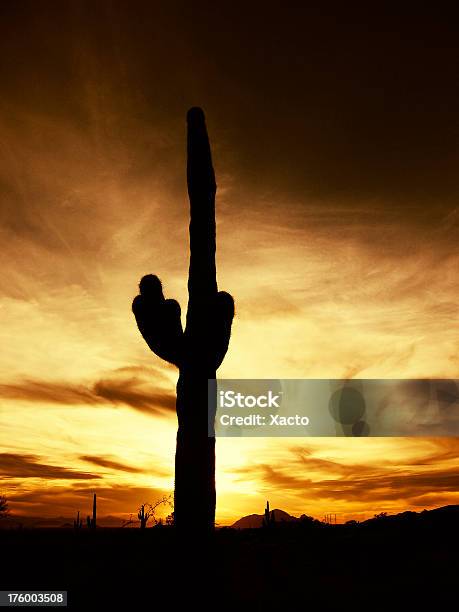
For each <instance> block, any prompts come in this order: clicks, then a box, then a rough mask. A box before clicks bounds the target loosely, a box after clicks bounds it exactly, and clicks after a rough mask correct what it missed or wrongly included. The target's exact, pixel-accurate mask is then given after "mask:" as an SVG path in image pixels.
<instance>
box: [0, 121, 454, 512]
mask: <svg viewBox="0 0 459 612" xmlns="http://www.w3.org/2000/svg"><path fill="white" fill-rule="evenodd" d="M18 125H19V127H16V131H13V128H8V127H7V126H4V127H2V136H3V138H2V139H3V141H4V142H5V143H6V145H5V150H4V163H3V172H4V173H6V175H7V176H8V177H9V183H10V187H11V189H12V190H13V195H11V194H10V195H8V198H9V199H8V202H9V203H10V208H9V209H8V210H9V213H10V214H9V215H7V217H6V221H7V222H5V223H4V224H3V225H2V226H1V228H0V236H1V239H2V279H3V287H2V293H1V297H0V315H1V319H2V353H1V356H0V396H1V404H0V432H1V438H0V444H1V447H0V452H1V463H0V475H1V482H0V490H1V491H2V492H3V493H5V494H6V495H7V496H8V498H9V499H10V507H11V511H12V513H13V514H28V515H31V516H58V515H59V516H73V515H74V513H75V511H76V510H78V509H80V510H82V511H83V513H84V508H86V507H89V505H90V502H89V501H88V499H89V500H90V496H91V493H92V492H93V491H97V493H98V496H99V515H117V516H123V517H125V516H128V515H129V514H130V513H134V512H135V511H136V509H137V508H138V506H139V505H140V504H141V503H144V502H147V501H154V500H155V499H157V498H159V497H160V496H161V495H162V494H163V493H169V492H171V491H172V489H173V464H174V450H175V426H176V424H175V414H174V412H173V401H174V397H173V396H174V392H175V382H176V372H175V370H174V369H173V368H167V367H165V366H164V364H162V363H161V362H160V361H159V360H158V359H157V358H156V357H155V356H154V355H153V354H151V353H149V351H148V349H147V347H146V346H145V344H144V342H143V340H142V338H141V337H140V334H139V332H138V331H137V329H136V325H135V321H134V317H133V316H132V314H131V310H130V305H131V300H132V297H133V296H134V295H135V293H136V284H137V282H138V280H139V279H140V277H141V276H142V275H143V274H145V273H148V272H153V273H156V274H158V275H159V276H160V278H161V279H162V280H163V283H164V287H165V292H166V293H167V295H168V296H171V297H175V298H177V299H179V300H180V302H181V305H182V311H184V310H185V305H186V278H187V262H188V237H187V222H188V219H187V215H188V204H187V199H186V192H185V185H184V154H183V152H182V150H181V148H180V149H177V151H180V152H177V151H176V152H175V158H174V159H176V160H178V161H176V163H171V164H170V165H169V166H168V165H167V164H164V165H161V162H160V161H157V160H160V159H161V154H160V153H161V150H162V148H165V149H166V150H167V151H169V149H168V147H169V148H170V147H172V148H173V147H174V146H175V144H177V143H178V144H177V147H181V145H182V141H181V140H180V139H181V138H183V134H180V139H178V140H177V143H172V144H171V143H170V142H169V141H168V140H167V134H164V133H162V132H158V131H157V132H155V131H154V130H153V128H151V129H150V131H148V130H147V129H146V131H145V135H144V138H145V142H151V143H154V145H155V146H156V147H157V155H156V161H155V162H153V161H151V163H150V165H149V167H148V168H145V162H142V163H141V162H140V161H139V159H140V158H141V156H140V154H138V155H137V154H136V153H135V152H134V153H132V154H131V153H129V146H128V145H126V144H124V145H123V146H121V145H118V144H117V143H113V142H109V143H105V144H104V145H102V144H101V143H100V140H99V139H98V135H97V134H94V133H91V134H88V135H86V136H84V135H82V134H81V133H78V132H74V131H72V128H71V126H68V125H64V126H59V125H57V124H56V125H55V124H54V123H53V122H50V121H48V120H47V119H46V118H45V117H37V116H29V115H27V114H25V115H24V116H21V121H20V122H18ZM211 126H212V123H211ZM45 135H46V136H47V138H44V136H45ZM51 136H52V138H51ZM99 136H100V135H99ZM158 151H159V153H158ZM214 151H216V152H217V153H216V154H215V157H216V167H217V172H218V176H219V181H218V182H219V192H218V245H219V246H218V270H219V285H220V287H221V288H222V289H224V290H227V291H229V292H231V293H232V294H233V295H234V297H235V300H236V319H235V323H234V330H233V336H232V340H231V344H230V349H229V353H228V356H227V358H226V360H225V362H224V364H223V366H222V368H221V369H220V371H219V375H220V376H222V377H234V378H308V377H310V378H317V377H324V378H325V377H326V378H328V377H333V378H341V377H357V378H358V377H361V378H380V377H385V378H390V377H392V378H415V377H448V378H459V369H458V367H459V366H458V348H459V339H458V335H457V325H456V326H453V325H452V324H451V321H452V320H453V319H454V318H455V320H456V321H457V314H458V308H457V297H458V281H457V267H458V263H459V261H458V260H459V257H458V252H457V248H456V249H455V250H454V249H453V250H452V249H451V243H449V244H443V243H442V234H441V232H439V233H438V235H433V234H432V233H429V232H428V231H427V230H425V229H422V228H415V227H414V228H413V227H410V228H408V227H404V226H403V225H400V226H399V225H398V224H393V225H387V226H386V225H384V223H383V222H382V221H381V220H380V219H377V218H376V219H373V218H372V217H371V216H369V215H368V214H367V215H365V206H364V205H361V206H359V207H356V208H354V209H352V208H347V209H345V210H338V209H337V208H336V207H335V205H334V203H333V202H315V201H313V200H311V201H309V200H307V199H305V201H304V202H290V201H289V200H285V201H271V200H269V198H268V196H265V195H263V197H261V196H258V199H257V196H256V195H255V194H254V193H253V192H251V191H250V189H249V188H247V189H246V191H245V192H244V190H242V191H241V188H240V187H239V188H238V190H236V189H235V187H234V185H235V184H236V183H237V179H238V177H237V176H232V175H231V174H230V172H229V170H227V169H225V167H224V159H225V151H224V146H223V144H221V143H219V141H218V139H214ZM137 153H138V152H137ZM168 154H169V156H170V152H169V153H168ZM166 157H167V156H166ZM142 164H143V165H142ZM221 166H223V167H221ZM249 204H250V205H249ZM445 223H449V221H445ZM217 466H218V469H217V488H218V506H217V520H218V522H220V523H221V524H229V523H232V522H233V521H234V520H236V519H237V518H239V517H240V516H241V515H244V514H250V513H261V512H262V509H263V507H264V504H265V501H266V499H269V500H270V503H271V507H273V508H274V507H277V508H282V509H283V510H285V511H287V512H290V513H293V514H296V515H299V514H301V513H306V514H310V515H313V516H316V517H322V516H323V515H324V514H325V513H327V512H333V513H336V514H337V515H338V517H339V519H340V520H347V519H350V518H362V517H368V516H371V515H372V514H374V513H375V512H378V511H388V512H397V511H402V510H405V509H417V510H419V509H423V508H429V507H434V506H439V505H444V504H450V503H459V495H458V493H457V491H458V486H457V485H458V482H457V479H458V470H459V444H458V441H457V439H406V438H403V439H401V438H394V439H382V438H380V439H376V438H369V439H328V438H327V439H307V440H306V439H291V438H290V439H278V438H276V439H253V440H250V439H234V438H233V439H219V440H218V441H217ZM165 512H166V510H165Z"/></svg>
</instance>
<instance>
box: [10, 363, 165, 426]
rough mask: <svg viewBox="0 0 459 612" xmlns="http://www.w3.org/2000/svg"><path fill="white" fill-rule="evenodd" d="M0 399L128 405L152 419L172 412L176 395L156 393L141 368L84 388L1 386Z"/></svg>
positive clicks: (30, 383) (40, 383)
mask: <svg viewBox="0 0 459 612" xmlns="http://www.w3.org/2000/svg"><path fill="white" fill-rule="evenodd" d="M150 378H151V375H150ZM160 380H161V379H160ZM0 396H1V397H3V398H4V399H9V400H21V401H25V402H37V403H45V404H46V403H47V404H61V405H69V406H78V405H81V404H91V405H104V406H106V405H107V404H109V405H110V404H111V405H113V406H115V407H116V406H128V407H129V408H133V409H135V410H140V411H141V412H144V413H145V414H150V415H151V416H153V415H161V414H163V413H164V411H166V412H168V411H173V410H175V395H174V394H172V393H171V392H168V391H163V390H158V388H157V387H154V386H153V385H152V383H151V380H150V379H149V377H147V375H146V373H145V371H144V370H142V369H141V371H140V372H138V370H137V369H136V368H120V369H117V370H115V371H114V372H112V373H111V375H110V376H106V377H104V378H101V379H99V380H97V381H95V382H92V383H89V384H86V385H84V384H74V383H71V382H63V381H46V380H27V379H25V380H20V381H16V382H8V383H2V384H0Z"/></svg>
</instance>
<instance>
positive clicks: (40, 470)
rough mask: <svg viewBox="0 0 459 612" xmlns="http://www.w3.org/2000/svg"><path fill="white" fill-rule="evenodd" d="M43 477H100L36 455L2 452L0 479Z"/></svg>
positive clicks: (0, 456) (65, 478)
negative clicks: (47, 461)
mask: <svg viewBox="0 0 459 612" xmlns="http://www.w3.org/2000/svg"><path fill="white" fill-rule="evenodd" d="M3 478H4V479H8V478H43V479H47V480H54V479H58V480H93V479H97V478H100V476H99V475H97V474H92V473H90V472H79V471H78V470H72V469H69V468H65V467H60V466H57V465H50V464H48V463H43V462H41V460H40V457H38V456H36V455H19V454H15V453H1V454H0V479H3Z"/></svg>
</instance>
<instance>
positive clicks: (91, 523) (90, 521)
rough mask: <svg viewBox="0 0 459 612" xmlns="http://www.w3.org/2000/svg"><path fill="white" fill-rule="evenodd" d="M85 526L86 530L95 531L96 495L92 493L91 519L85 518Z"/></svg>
mask: <svg viewBox="0 0 459 612" xmlns="http://www.w3.org/2000/svg"><path fill="white" fill-rule="evenodd" d="M86 524H87V526H88V529H95V528H96V527H97V495H96V494H95V493H94V497H93V498H92V518H91V517H90V516H88V517H86Z"/></svg>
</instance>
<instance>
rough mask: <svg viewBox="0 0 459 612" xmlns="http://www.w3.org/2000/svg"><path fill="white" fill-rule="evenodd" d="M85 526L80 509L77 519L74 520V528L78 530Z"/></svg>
mask: <svg viewBox="0 0 459 612" xmlns="http://www.w3.org/2000/svg"><path fill="white" fill-rule="evenodd" d="M82 527H83V521H82V520H81V519H80V511H79V510H78V512H77V516H76V519H75V520H74V521H73V528H74V529H75V531H78V530H79V529H81V528H82Z"/></svg>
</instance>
